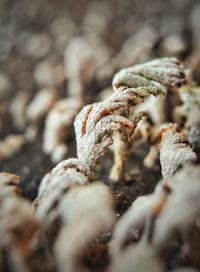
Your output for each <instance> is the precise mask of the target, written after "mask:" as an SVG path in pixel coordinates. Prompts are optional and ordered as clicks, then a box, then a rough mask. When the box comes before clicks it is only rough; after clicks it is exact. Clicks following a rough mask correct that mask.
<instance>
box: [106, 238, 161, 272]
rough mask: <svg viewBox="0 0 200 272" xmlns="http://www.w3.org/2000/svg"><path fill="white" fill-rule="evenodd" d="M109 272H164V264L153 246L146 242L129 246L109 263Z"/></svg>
mask: <svg viewBox="0 0 200 272" xmlns="http://www.w3.org/2000/svg"><path fill="white" fill-rule="evenodd" d="M108 271H109V272H121V271H126V272H132V271H137V272H148V271H150V272H164V271H165V268H164V264H163V263H162V261H161V259H160V258H159V256H158V254H157V252H156V250H155V248H154V247H153V246H151V245H148V244H146V243H140V244H139V245H137V246H130V247H129V248H128V249H126V250H125V251H124V252H122V253H121V254H120V256H118V258H116V259H115V260H114V262H113V263H112V264H111V266H110V269H109V270H108Z"/></svg>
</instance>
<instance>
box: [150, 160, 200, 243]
mask: <svg viewBox="0 0 200 272" xmlns="http://www.w3.org/2000/svg"><path fill="white" fill-rule="evenodd" d="M168 184H169V186H170V187H171V188H172V194H170V195H169V197H168V200H167V202H166V204H165V206H164V207H163V209H162V211H161V213H160V215H159V220H157V223H156V225H155V230H154V238H153V241H154V244H155V245H156V246H157V247H158V248H163V247H165V246H167V244H168V243H169V242H170V240H171V239H172V237H173V236H174V235H175V234H176V233H177V232H179V233H180V232H182V233H185V232H186V231H187V230H188V229H189V228H190V227H191V226H192V225H194V224H195V222H196V220H197V218H198V217H199V215H200V212H199V211H200V201H199V195H200V167H199V165H197V166H187V167H184V169H183V170H181V171H179V172H178V173H177V174H175V175H174V176H173V177H171V178H170V179H169V181H168Z"/></svg>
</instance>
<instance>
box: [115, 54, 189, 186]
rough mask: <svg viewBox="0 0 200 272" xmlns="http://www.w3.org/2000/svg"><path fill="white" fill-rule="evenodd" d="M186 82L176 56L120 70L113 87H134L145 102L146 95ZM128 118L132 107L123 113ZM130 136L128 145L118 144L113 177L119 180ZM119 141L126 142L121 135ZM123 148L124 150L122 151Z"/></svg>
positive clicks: (121, 175)
mask: <svg viewBox="0 0 200 272" xmlns="http://www.w3.org/2000/svg"><path fill="white" fill-rule="evenodd" d="M184 83H185V74H184V72H183V69H182V67H181V65H180V63H179V61H178V60H177V59H175V58H164V59H157V60H153V61H150V62H147V63H144V64H140V65H135V66H133V67H128V68H125V69H122V70H121V71H119V72H118V73H117V74H116V75H115V76H114V79H113V88H114V90H115V91H116V92H118V91H120V90H121V89H120V87H122V86H124V87H125V88H134V92H135V95H136V96H137V98H138V102H137V103H140V102H143V100H144V98H145V97H148V96H150V95H154V96H157V95H160V94H164V93H165V88H166V87H180V86H181V85H182V84H184ZM123 115H124V116H126V117H127V118H128V119H130V118H131V115H130V107H129V108H127V109H126V112H124V113H123ZM131 140H132V139H131V138H130V139H129V141H128V143H127V144H126V145H123V144H118V145H117V144H116V148H115V164H114V167H113V169H112V170H111V178H112V179H113V180H116V181H117V180H119V179H121V178H123V173H124V164H125V161H126V158H127V156H128V146H129V144H130V141H131ZM118 141H122V142H124V139H123V138H121V139H120V136H119V137H118ZM122 149H123V151H122Z"/></svg>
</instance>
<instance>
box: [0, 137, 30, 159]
mask: <svg viewBox="0 0 200 272" xmlns="http://www.w3.org/2000/svg"><path fill="white" fill-rule="evenodd" d="M24 144H25V139H24V136H22V135H14V134H13V135H12V134H10V135H8V136H7V137H6V138H5V139H4V140H2V141H0V159H1V160H4V159H8V158H10V157H12V155H14V154H15V153H17V152H18V151H19V150H20V149H21V147H22V146H23V145H24Z"/></svg>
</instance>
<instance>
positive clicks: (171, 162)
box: [160, 124, 197, 179]
mask: <svg viewBox="0 0 200 272" xmlns="http://www.w3.org/2000/svg"><path fill="white" fill-rule="evenodd" d="M196 160H197V155H196V154H195V153H194V152H193V151H192V148H191V147H190V146H189V145H188V144H187V136H186V134H185V133H184V132H183V131H179V129H178V125H177V124H170V125H169V126H168V128H166V129H163V132H162V140H161V144H160V163H161V169H162V176H163V178H164V179H167V178H169V177H170V176H171V175H173V174H174V173H175V172H176V171H177V170H179V169H180V168H181V167H182V166H184V165H185V164H187V163H191V162H194V161H196Z"/></svg>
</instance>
